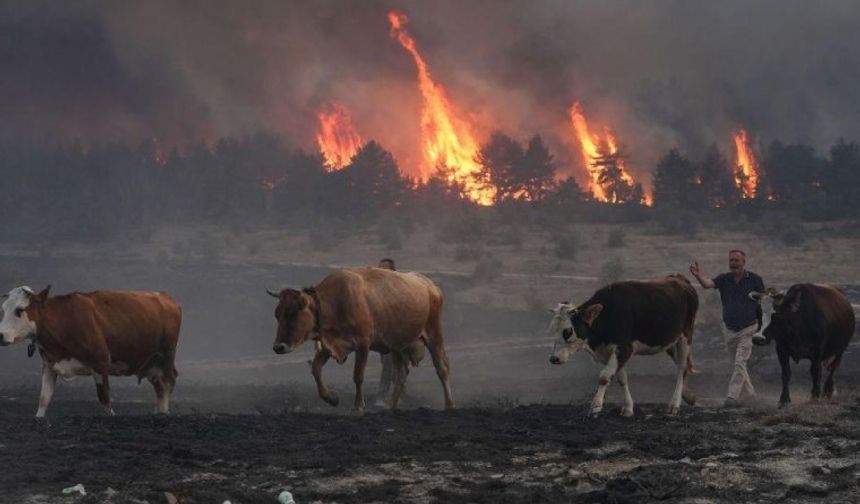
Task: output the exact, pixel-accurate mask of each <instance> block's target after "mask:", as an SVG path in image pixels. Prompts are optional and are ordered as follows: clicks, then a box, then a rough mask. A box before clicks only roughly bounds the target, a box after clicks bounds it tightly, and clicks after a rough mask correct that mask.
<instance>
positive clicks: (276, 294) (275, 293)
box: [266, 289, 281, 298]
mask: <svg viewBox="0 0 860 504" xmlns="http://www.w3.org/2000/svg"><path fill="white" fill-rule="evenodd" d="M266 294H268V295H270V296H272V297H273V298H280V297H281V295H280V294H278V293H277V292H272V291H270V290H269V289H266Z"/></svg>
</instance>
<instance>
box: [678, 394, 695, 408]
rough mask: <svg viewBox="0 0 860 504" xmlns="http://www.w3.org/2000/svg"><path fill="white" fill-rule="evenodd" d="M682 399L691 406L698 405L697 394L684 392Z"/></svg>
mask: <svg viewBox="0 0 860 504" xmlns="http://www.w3.org/2000/svg"><path fill="white" fill-rule="evenodd" d="M681 397H682V398H683V399H684V402H685V403H687V404H688V405H690V406H695V405H696V394H694V393H692V392H684V393H683V394H681Z"/></svg>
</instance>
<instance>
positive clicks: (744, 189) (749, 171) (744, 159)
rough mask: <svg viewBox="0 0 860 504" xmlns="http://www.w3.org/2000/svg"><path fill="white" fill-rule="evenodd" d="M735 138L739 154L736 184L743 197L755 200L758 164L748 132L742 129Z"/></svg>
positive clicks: (736, 149) (736, 150)
mask: <svg viewBox="0 0 860 504" xmlns="http://www.w3.org/2000/svg"><path fill="white" fill-rule="evenodd" d="M733 136H734V140H735V152H736V153H737V158H736V159H737V163H736V165H737V170H736V171H735V184H736V185H737V187H738V189H740V190H741V196H743V197H744V198H747V199H749V198H754V197H755V194H756V188H757V186H758V162H757V161H756V158H755V154H754V153H753V150H752V147H750V144H749V139H748V138H747V132H746V130H744V129H743V128H741V129H740V131H738V132H737V133H735V134H734V135H733Z"/></svg>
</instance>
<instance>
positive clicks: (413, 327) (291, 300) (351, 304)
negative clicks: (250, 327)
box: [269, 268, 454, 411]
mask: <svg viewBox="0 0 860 504" xmlns="http://www.w3.org/2000/svg"><path fill="white" fill-rule="evenodd" d="M269 294H270V295H272V296H274V297H277V298H278V307H277V309H276V310H275V318H277V320H278V330H277V336H276V337H275V343H274V346H273V350H274V351H275V353H278V354H285V353H289V352H291V351H293V350H294V349H296V348H297V347H299V346H300V345H301V344H302V343H304V342H305V341H306V340H307V339H308V338H311V339H314V340H318V341H319V342H320V346H321V349H320V351H319V352H317V354H316V356H315V357H314V362H313V376H314V379H315V380H316V383H317V390H318V392H319V395H320V397H321V398H322V399H323V400H325V401H326V402H328V403H329V404H332V405H337V403H338V398H337V396H336V395H335V393H334V392H332V391H331V390H329V389H328V388H327V387H326V386H325V385H324V384H323V382H322V367H323V365H325V363H326V362H328V359H329V358H334V359H335V361H337V362H338V363H339V364H343V363H344V362H345V361H346V358H347V356H348V355H349V354H350V353H351V352H355V369H354V372H353V381H354V382H355V408H356V410H359V411H362V410H363V409H364V392H363V389H362V386H363V383H364V370H365V366H366V365H367V357H368V353H369V352H370V351H371V350H374V351H381V352H387V351H391V352H392V357H393V359H394V362H393V364H394V373H395V377H394V390H393V392H392V394H391V400H390V403H391V407H392V408H394V407H396V406H397V401H398V400H399V398H400V392H401V391H402V389H403V383H404V381H405V372H404V369H405V368H406V365H407V362H406V361H407V360H408V359H411V356H412V354H413V352H411V351H410V348H412V345H413V343H415V342H416V341H418V340H419V339H420V340H421V341H423V342H424V344H425V345H426V346H427V349H428V350H429V351H430V355H431V357H432V358H433V365H434V366H435V367H436V373H437V375H438V376H439V380H440V381H441V382H442V387H443V389H444V392H445V407H446V408H448V409H450V408H453V407H454V399H453V398H452V395H451V386H450V384H449V381H448V371H449V364H448V356H447V354H446V352H445V347H444V341H443V338H442V323H441V322H442V291H441V290H440V289H439V288H438V287H437V286H436V285H435V284H434V283H433V282H432V281H431V280H430V279H429V278H427V277H425V276H424V275H421V274H419V273H401V272H397V271H389V270H385V269H380V268H354V269H342V270H338V271H335V272H334V273H331V274H329V275H328V276H326V277H325V278H323V280H322V281H321V282H320V283H319V284H317V286H316V287H309V288H305V289H302V290H296V289H283V290H281V291H280V292H279V293H274V292H271V291H269Z"/></svg>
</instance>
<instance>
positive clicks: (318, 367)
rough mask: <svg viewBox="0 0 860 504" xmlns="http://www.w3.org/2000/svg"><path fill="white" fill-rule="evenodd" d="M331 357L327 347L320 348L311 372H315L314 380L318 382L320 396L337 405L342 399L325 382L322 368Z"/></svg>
mask: <svg viewBox="0 0 860 504" xmlns="http://www.w3.org/2000/svg"><path fill="white" fill-rule="evenodd" d="M330 357H331V354H330V353H329V351H328V350H326V349H325V348H323V349H321V350H319V351H318V352H317V353H316V355H314V361H313V363H312V364H311V374H313V376H314V381H315V382H316V383H317V393H319V396H320V398H322V400H323V401H325V402H327V403H329V404H331V405H332V406H337V405H338V403H339V402H340V399H338V397H337V394H335V393H334V392H333V391H331V390H329V388H328V387H326V386H325V384H323V380H322V368H323V366H324V365H325V363H326V362H328V360H329V358H330Z"/></svg>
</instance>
